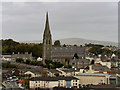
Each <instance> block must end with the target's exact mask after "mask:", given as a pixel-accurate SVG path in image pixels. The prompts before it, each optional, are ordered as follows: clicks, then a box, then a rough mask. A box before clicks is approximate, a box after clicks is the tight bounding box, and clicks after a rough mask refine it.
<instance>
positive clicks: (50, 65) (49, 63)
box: [45, 60, 63, 69]
mask: <svg viewBox="0 0 120 90" xmlns="http://www.w3.org/2000/svg"><path fill="white" fill-rule="evenodd" d="M45 63H46V65H45V67H46V68H49V69H55V68H61V67H62V66H63V64H62V63H61V62H56V61H54V62H53V61H52V60H45Z"/></svg>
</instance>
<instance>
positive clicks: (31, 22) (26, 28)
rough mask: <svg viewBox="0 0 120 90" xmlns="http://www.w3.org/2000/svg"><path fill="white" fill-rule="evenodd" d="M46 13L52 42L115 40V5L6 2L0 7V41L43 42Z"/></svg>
mask: <svg viewBox="0 0 120 90" xmlns="http://www.w3.org/2000/svg"><path fill="white" fill-rule="evenodd" d="M47 11H48V13H49V21H50V22H49V23H50V29H51V33H52V39H53V40H56V39H64V38H84V39H90V40H100V41H114V42H117V40H118V23H117V22H118V7H117V2H116V3H115V2H111V3H110V2H106V3H105V2H103V3H101V2H96V3H95V2H84V3H83V2H74V3H70V2H69V3H68V2H66V3H65V2H63V3H62V2H56V3H55V2H54V3H53V2H51V3H47V2H44V3H42V2H36V3H32V2H31V3H30V2H29V3H28V2H27V3H21V2H18V3H17V2H14V3H12V2H11V3H8V2H6V3H3V4H2V25H3V26H2V38H3V39H6V38H12V39H14V40H17V41H34V40H35V41H38V40H42V36H43V31H44V26H45V17H46V16H45V14H46V12H47Z"/></svg>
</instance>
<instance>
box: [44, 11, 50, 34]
mask: <svg viewBox="0 0 120 90" xmlns="http://www.w3.org/2000/svg"><path fill="white" fill-rule="evenodd" d="M45 32H46V33H49V32H50V27H49V19H48V12H47V13H46V24H45Z"/></svg>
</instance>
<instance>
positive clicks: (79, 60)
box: [70, 59, 90, 63]
mask: <svg viewBox="0 0 120 90" xmlns="http://www.w3.org/2000/svg"><path fill="white" fill-rule="evenodd" d="M78 62H79V63H83V62H84V63H90V60H88V59H75V60H74V59H71V60H70V63H78Z"/></svg>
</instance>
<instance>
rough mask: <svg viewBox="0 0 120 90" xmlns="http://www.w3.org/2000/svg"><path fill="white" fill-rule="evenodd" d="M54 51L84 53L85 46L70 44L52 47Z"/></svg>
mask: <svg viewBox="0 0 120 90" xmlns="http://www.w3.org/2000/svg"><path fill="white" fill-rule="evenodd" d="M52 52H53V53H77V54H84V47H76V46H69V47H52Z"/></svg>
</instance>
